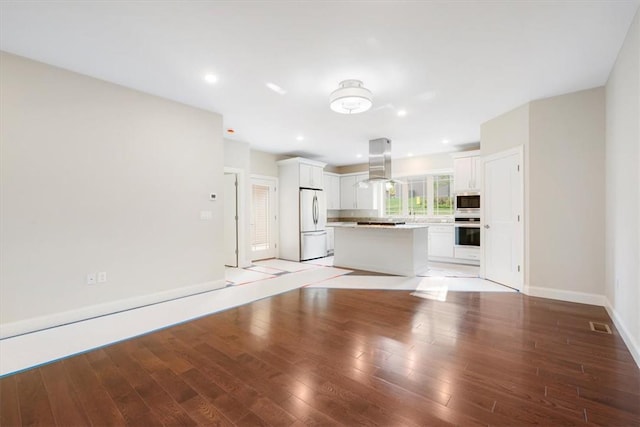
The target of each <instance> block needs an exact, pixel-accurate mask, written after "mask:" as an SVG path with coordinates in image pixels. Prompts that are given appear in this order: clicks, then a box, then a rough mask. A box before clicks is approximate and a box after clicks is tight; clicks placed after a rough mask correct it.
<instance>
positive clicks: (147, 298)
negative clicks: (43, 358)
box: [0, 279, 226, 339]
mask: <svg viewBox="0 0 640 427" xmlns="http://www.w3.org/2000/svg"><path fill="white" fill-rule="evenodd" d="M225 285H226V282H225V280H224V279H220V280H215V281H211V282H205V283H199V284H196V285H192V286H187V287H183V288H179V289H172V290H169V291H164V292H158V293H155V294H150V295H143V296H139V297H134V298H127V299H122V300H117V301H112V302H108V303H104V304H97V305H92V306H89V307H83V308H80V309H77V310H69V311H63V312H61V313H55V314H52V315H49V316H40V317H34V318H31V319H26V320H21V321H18V322H11V323H5V324H2V325H0V339H5V338H11V337H15V336H18V335H23V334H28V333H32V332H37V331H42V330H45V329H50V328H55V327H58V326H62V325H68V324H70V323H76V322H81V321H84V320H89V319H93V318H96V317H101V316H106V315H109V314H114V313H120V312H123V311H127V310H133V309H136V308H141V307H145V306H148V305H152V304H159V303H162V302H166V301H171V300H174V299H178V298H184V297H188V296H192V295H197V294H199V293H202V292H209V291H213V290H215V289H220V288H224V287H225Z"/></svg>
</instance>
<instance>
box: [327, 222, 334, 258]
mask: <svg viewBox="0 0 640 427" xmlns="http://www.w3.org/2000/svg"><path fill="white" fill-rule="evenodd" d="M333 236H334V232H333V227H327V255H332V254H333V247H334V244H333V242H334V237H333Z"/></svg>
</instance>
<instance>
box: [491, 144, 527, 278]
mask: <svg viewBox="0 0 640 427" xmlns="http://www.w3.org/2000/svg"><path fill="white" fill-rule="evenodd" d="M522 154H523V151H522V147H517V148H516V149H511V150H507V151H504V152H501V153H497V154H494V155H491V156H487V157H486V158H484V159H483V183H484V191H483V193H484V194H483V199H484V200H483V201H482V202H481V205H482V206H483V220H482V224H483V229H482V232H483V234H482V237H481V242H482V247H483V252H484V256H483V259H482V263H483V269H484V276H485V278H486V279H488V280H492V281H494V282H497V283H500V284H503V285H506V286H509V287H511V288H514V289H517V290H519V291H521V290H522V286H523V283H524V268H525V266H524V215H523V207H524V170H523V167H524V165H523V163H524V162H523V155H522Z"/></svg>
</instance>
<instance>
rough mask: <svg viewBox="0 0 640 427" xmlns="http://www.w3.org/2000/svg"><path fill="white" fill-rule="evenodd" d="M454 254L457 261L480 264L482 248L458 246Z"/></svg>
mask: <svg viewBox="0 0 640 427" xmlns="http://www.w3.org/2000/svg"><path fill="white" fill-rule="evenodd" d="M454 253H455V258H456V259H460V260H468V261H477V262H480V248H471V247H468V248H465V247H460V246H457V247H456V248H455V250H454Z"/></svg>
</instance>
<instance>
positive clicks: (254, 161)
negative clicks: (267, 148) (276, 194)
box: [251, 150, 280, 178]
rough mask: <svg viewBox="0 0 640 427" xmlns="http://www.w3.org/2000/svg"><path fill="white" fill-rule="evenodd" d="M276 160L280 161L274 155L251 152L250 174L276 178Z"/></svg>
mask: <svg viewBox="0 0 640 427" xmlns="http://www.w3.org/2000/svg"><path fill="white" fill-rule="evenodd" d="M277 160H280V157H279V156H277V155H275V154H271V153H265V152H264V151H256V150H251V174H252V175H264V176H273V177H276V178H277V177H278V164H277V163H276V161H277Z"/></svg>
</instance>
